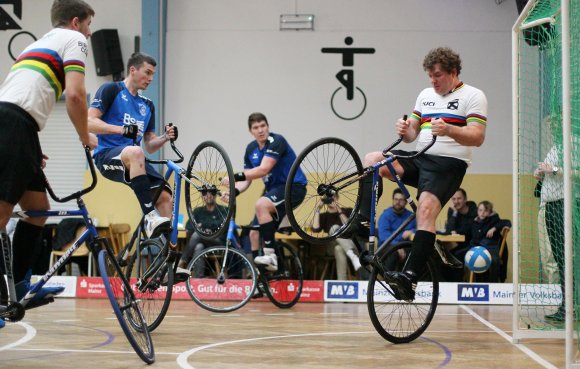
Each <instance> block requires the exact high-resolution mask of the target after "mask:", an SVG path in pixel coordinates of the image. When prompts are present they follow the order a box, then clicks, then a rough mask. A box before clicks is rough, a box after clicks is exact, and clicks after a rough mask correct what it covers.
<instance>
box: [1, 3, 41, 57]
mask: <svg viewBox="0 0 580 369" xmlns="http://www.w3.org/2000/svg"><path fill="white" fill-rule="evenodd" d="M1 5H12V13H13V14H14V16H11V15H10V14H9V13H8V12H7V11H6V10H4V9H3V8H2V7H0V31H8V30H19V29H22V27H21V26H20V25H19V24H18V21H17V20H16V19H15V18H18V19H20V20H22V0H0V6H1ZM29 38H31V39H32V41H36V36H34V34H32V33H31V32H28V31H19V32H16V33H15V34H13V35H12V37H10V40H9V41H8V55H10V57H11V58H12V60H16V58H17V57H18V54H20V52H21V51H22V50H23V49H24V47H25V46H27V45H28V44H29V43H30V40H28V39H29Z"/></svg>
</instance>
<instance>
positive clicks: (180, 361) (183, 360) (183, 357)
mask: <svg viewBox="0 0 580 369" xmlns="http://www.w3.org/2000/svg"><path fill="white" fill-rule="evenodd" d="M369 333H372V332H371V331H366V332H361V331H352V332H326V333H304V334H288V335H285V336H270V337H255V338H247V339H243V340H234V341H224V342H216V343H211V344H209V345H204V346H200V347H196V348H194V349H191V350H188V351H184V352H182V353H181V354H180V355H179V356H178V357H177V365H179V366H180V367H181V368H186V369H195V367H193V366H191V365H189V363H188V362H187V359H188V358H189V357H190V356H191V355H193V354H195V353H196V352H199V351H202V350H205V349H209V348H213V347H217V346H224V345H230V344H236V343H245V342H255V341H264V340H276V339H283V338H296V337H312V336H338V335H344V334H369Z"/></svg>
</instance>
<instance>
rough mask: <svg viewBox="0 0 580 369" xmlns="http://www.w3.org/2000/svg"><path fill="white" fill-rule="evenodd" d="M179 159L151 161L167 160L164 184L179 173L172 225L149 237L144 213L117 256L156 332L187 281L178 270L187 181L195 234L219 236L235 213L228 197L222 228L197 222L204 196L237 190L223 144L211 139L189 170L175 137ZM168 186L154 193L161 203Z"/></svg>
mask: <svg viewBox="0 0 580 369" xmlns="http://www.w3.org/2000/svg"><path fill="white" fill-rule="evenodd" d="M170 146H171V149H172V150H173V152H174V153H175V154H176V155H177V159H174V160H171V159H162V160H153V159H145V160H146V161H147V162H149V163H151V164H161V165H164V166H165V167H166V168H167V171H166V172H165V175H164V185H168V183H169V182H168V181H169V180H170V178H171V177H172V176H173V186H172V190H173V194H172V201H173V210H172V215H171V221H170V228H169V229H168V230H166V231H165V232H163V233H162V234H161V235H160V236H159V237H155V238H148V237H147V234H146V232H145V227H144V216H143V217H142V218H141V221H140V222H139V225H138V226H137V228H136V230H135V231H134V233H133V235H132V237H131V240H130V241H129V242H128V243H127V244H126V245H125V247H124V248H123V249H122V250H121V251H120V252H119V254H118V255H117V259H118V261H119V264H120V265H121V266H123V268H124V271H125V275H126V277H127V278H128V279H130V280H131V281H134V283H133V286H134V288H133V290H134V293H135V295H136V296H137V298H139V299H140V301H141V305H142V306H143V312H144V316H145V322H146V324H147V327H148V329H149V330H150V331H153V330H154V329H156V328H157V327H158V326H159V325H160V324H161V322H162V321H163V319H164V317H165V315H166V314H167V310H168V309H169V305H170V302H171V296H172V294H173V286H174V284H176V283H180V282H183V281H185V280H186V279H187V278H179V279H178V275H177V274H176V271H177V268H178V261H179V256H180V252H179V250H178V249H177V241H178V218H179V208H180V199H181V191H182V183H183V184H184V190H185V205H186V208H187V212H188V215H189V219H190V220H192V224H193V227H194V230H195V232H197V233H198V234H199V235H200V237H201V238H202V239H206V240H208V239H213V238H215V237H218V236H220V235H221V234H223V233H224V232H225V231H226V229H227V226H228V224H229V223H228V222H229V220H230V218H231V217H232V214H233V201H234V199H233V198H232V199H230V200H228V201H227V202H226V203H225V204H224V206H222V207H220V208H219V209H218V211H217V213H216V214H215V217H217V218H218V219H217V221H216V224H218V226H217V227H214V228H207V227H204V226H203V224H201V223H197V222H196V221H195V216H194V210H195V209H196V208H199V207H202V206H205V202H204V199H203V197H204V194H205V193H207V192H208V191H212V192H215V193H221V192H228V193H230V192H233V187H234V179H233V170H232V166H231V163H230V160H229V157H228V155H227V153H226V152H225V150H224V149H223V147H222V146H220V145H219V144H217V143H215V142H213V141H205V142H202V143H201V144H199V145H198V146H197V147H196V149H195V150H194V152H193V153H192V155H191V157H190V159H189V162H188V165H187V168H182V167H181V166H179V165H178V164H179V163H181V162H183V161H184V156H183V154H181V152H180V151H179V150H178V149H177V147H176V146H175V142H174V141H173V140H171V141H170ZM222 178H229V179H230V184H229V185H223V184H222ZM163 187H164V186H160V187H159V188H158V189H157V192H156V193H155V195H154V196H153V202H154V203H156V202H157V199H158V198H159V195H160V194H161V191H163V190H164V189H163Z"/></svg>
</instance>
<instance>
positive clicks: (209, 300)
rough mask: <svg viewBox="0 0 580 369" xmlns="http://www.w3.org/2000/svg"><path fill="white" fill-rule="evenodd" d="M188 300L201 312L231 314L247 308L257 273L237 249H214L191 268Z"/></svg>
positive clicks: (204, 254)
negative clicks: (202, 309) (200, 309)
mask: <svg viewBox="0 0 580 369" xmlns="http://www.w3.org/2000/svg"><path fill="white" fill-rule="evenodd" d="M188 268H189V270H190V272H191V277H190V278H189V279H188V280H187V282H186V286H187V292H189V296H191V298H192V299H193V301H195V302H196V303H197V304H198V305H199V306H201V307H202V308H204V309H206V310H209V311H213V312H215V313H229V312H230V311H234V310H237V309H239V308H241V307H242V306H244V305H245V304H246V303H247V302H248V301H249V300H250V298H252V295H253V293H254V290H255V289H256V284H257V282H256V270H255V269H254V266H253V265H252V262H251V261H250V260H249V259H248V257H247V256H246V255H245V254H244V253H243V252H241V251H239V250H238V249H235V248H232V247H226V246H215V247H211V248H208V249H205V250H203V251H202V252H201V253H200V254H199V255H197V256H195V257H194V258H193V259H192V260H191V262H190V263H189V266H188Z"/></svg>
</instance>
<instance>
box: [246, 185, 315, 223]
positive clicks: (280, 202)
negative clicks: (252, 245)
mask: <svg viewBox="0 0 580 369" xmlns="http://www.w3.org/2000/svg"><path fill="white" fill-rule="evenodd" d="M284 187H285V186H283V185H280V186H276V187H274V188H271V189H269V190H267V191H265V192H264V194H263V195H262V197H266V198H268V199H270V201H272V203H273V204H274V207H275V208H276V214H274V221H275V222H276V223H277V224H280V222H281V221H282V219H284V217H285V216H286V204H285V201H284V200H285V198H284V194H285V188H284ZM292 188H293V191H292V199H291V202H292V207H296V206H298V205H300V204H301V203H302V201H304V198H305V197H306V185H299V184H295V185H294V186H293V187H292ZM252 224H253V225H257V224H259V223H258V218H256V217H254V220H252Z"/></svg>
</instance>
